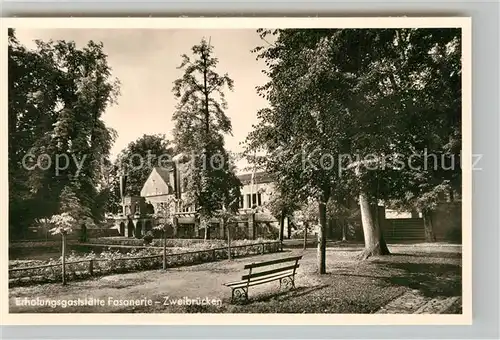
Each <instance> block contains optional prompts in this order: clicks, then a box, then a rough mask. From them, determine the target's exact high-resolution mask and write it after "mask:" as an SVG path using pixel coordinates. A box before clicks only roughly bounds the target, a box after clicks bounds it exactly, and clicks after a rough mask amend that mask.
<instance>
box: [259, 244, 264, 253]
mask: <svg viewBox="0 0 500 340" xmlns="http://www.w3.org/2000/svg"><path fill="white" fill-rule="evenodd" d="M264 247H265V243H262V249H261V250H260V254H261V255H264Z"/></svg>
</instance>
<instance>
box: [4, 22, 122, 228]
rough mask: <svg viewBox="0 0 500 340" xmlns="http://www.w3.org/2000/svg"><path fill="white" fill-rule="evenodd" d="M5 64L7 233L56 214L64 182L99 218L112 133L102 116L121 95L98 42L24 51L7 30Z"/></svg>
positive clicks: (38, 44) (49, 43)
mask: <svg viewBox="0 0 500 340" xmlns="http://www.w3.org/2000/svg"><path fill="white" fill-rule="evenodd" d="M8 67H9V72H8V75H9V77H8V78H9V79H8V86H9V91H8V92H9V96H8V108H9V110H8V111H9V116H8V124H9V126H8V128H9V141H8V142H9V143H8V145H9V153H8V155H9V219H10V220H9V225H10V227H11V232H12V233H11V235H14V236H15V235H19V234H22V233H23V231H24V230H25V228H26V227H27V226H29V225H30V224H31V223H32V222H33V221H35V220H36V219H37V218H46V217H49V216H52V215H54V214H55V213H57V211H58V210H59V206H60V202H61V201H60V197H61V193H62V191H63V189H64V188H65V187H68V186H71V187H72V189H73V190H74V195H75V196H76V197H77V198H78V200H79V201H80V203H81V205H82V206H83V207H85V208H86V209H88V210H89V211H90V217H91V218H92V220H93V221H95V222H98V221H100V220H101V219H102V218H103V217H104V215H103V211H102V210H101V207H102V206H101V205H100V202H98V198H99V196H100V195H101V192H102V190H104V189H103V184H104V181H103V174H104V170H103V169H104V168H105V166H107V165H108V164H109V152H110V148H111V145H112V143H113V141H114V138H115V136H116V133H115V131H113V130H112V129H109V128H108V127H106V126H105V124H104V121H103V120H102V115H103V113H104V111H105V110H106V108H107V107H109V106H110V105H112V104H113V103H114V102H115V101H116V98H117V97H118V95H119V82H118V80H117V79H114V78H112V76H111V68H110V67H109V65H108V62H107V56H106V54H105V53H104V47H103V45H102V43H96V42H94V41H89V42H88V43H87V44H86V45H85V46H84V47H82V48H81V49H79V48H77V46H76V44H75V42H73V41H64V40H60V41H47V42H43V41H36V48H35V49H33V50H30V49H28V48H26V47H25V46H23V45H22V44H21V43H20V42H19V41H18V40H17V38H16V36H15V32H14V30H13V29H9V47H8ZM40 166H41V167H42V168H40Z"/></svg>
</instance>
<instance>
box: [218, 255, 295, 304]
mask: <svg viewBox="0 0 500 340" xmlns="http://www.w3.org/2000/svg"><path fill="white" fill-rule="evenodd" d="M301 258H302V256H293V257H286V258H282V259H277V260H271V261H266V262H258V263H250V264H247V265H245V267H243V269H244V270H248V273H247V274H245V275H243V276H242V277H241V280H240V281H235V282H228V283H224V284H223V285H224V286H226V287H229V288H231V302H233V301H235V300H248V288H249V287H252V286H257V285H261V284H264V283H268V282H272V281H278V280H279V282H280V289H281V287H282V285H283V286H285V287H290V288H291V289H294V288H295V273H296V271H297V268H299V260H300V259H301ZM276 265H279V266H278V267H276ZM271 267H274V268H271ZM255 269H258V270H259V271H258V272H255Z"/></svg>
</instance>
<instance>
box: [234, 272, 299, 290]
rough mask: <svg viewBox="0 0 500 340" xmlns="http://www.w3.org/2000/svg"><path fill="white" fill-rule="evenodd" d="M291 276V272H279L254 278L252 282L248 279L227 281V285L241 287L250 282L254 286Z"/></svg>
mask: <svg viewBox="0 0 500 340" xmlns="http://www.w3.org/2000/svg"><path fill="white" fill-rule="evenodd" d="M289 276H292V273H291V272H288V273H279V274H277V275H273V276H268V277H263V278H260V279H257V280H254V281H250V283H248V281H239V282H233V283H231V284H228V283H226V284H225V285H226V286H228V287H231V288H241V287H246V286H247V284H248V286H249V287H252V286H256V285H260V284H262V283H267V282H271V281H276V280H278V279H282V278H285V277H289Z"/></svg>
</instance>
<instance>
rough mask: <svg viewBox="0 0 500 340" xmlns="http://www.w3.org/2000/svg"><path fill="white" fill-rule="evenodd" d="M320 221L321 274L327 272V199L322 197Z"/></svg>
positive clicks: (319, 257)
mask: <svg viewBox="0 0 500 340" xmlns="http://www.w3.org/2000/svg"><path fill="white" fill-rule="evenodd" d="M319 223H320V230H319V233H318V268H319V273H320V274H326V231H327V225H326V199H321V200H320V202H319Z"/></svg>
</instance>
